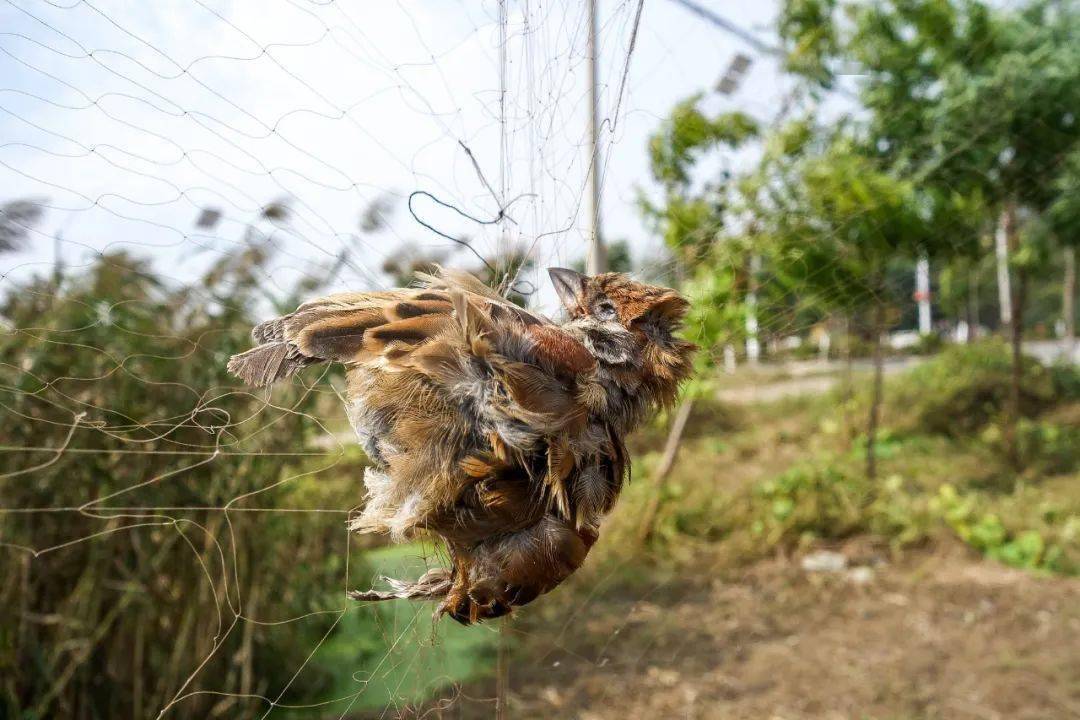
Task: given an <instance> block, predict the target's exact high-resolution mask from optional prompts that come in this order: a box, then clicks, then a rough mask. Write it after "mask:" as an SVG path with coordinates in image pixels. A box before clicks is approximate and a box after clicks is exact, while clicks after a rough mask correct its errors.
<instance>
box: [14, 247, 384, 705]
mask: <svg viewBox="0 0 1080 720" xmlns="http://www.w3.org/2000/svg"><path fill="white" fill-rule="evenodd" d="M267 255H268V253H267V251H266V250H265V248H263V247H258V246H252V247H251V248H250V249H249V251H247V252H244V253H240V254H237V255H234V256H230V257H228V258H226V259H224V260H223V261H221V262H220V263H219V264H218V265H216V266H214V267H212V268H211V269H210V271H209V272H208V273H207V275H206V276H205V277H203V278H202V279H201V280H200V281H199V282H198V283H196V284H195V285H193V286H191V287H170V286H168V285H166V284H165V283H164V282H162V281H160V280H159V279H157V278H156V277H154V275H153V274H152V273H151V272H150V270H149V269H148V267H147V266H146V264H145V263H143V262H141V261H139V260H136V259H134V258H132V257H130V256H127V255H124V254H121V253H115V254H110V255H106V256H104V257H102V258H101V259H100V260H99V261H98V262H97V263H95V264H94V265H93V266H91V267H90V268H89V269H87V270H86V271H85V272H83V273H82V274H79V275H74V276H70V277H69V278H68V279H67V280H66V282H65V284H64V285H63V286H57V285H56V284H55V282H56V281H55V279H51V280H43V279H42V280H37V281H35V282H33V283H32V284H30V285H29V286H28V287H24V288H22V289H21V290H20V291H19V292H16V293H10V294H9V295H7V296H6V297H5V298H4V301H3V305H2V308H0V310H2V312H3V315H4V317H5V318H6V320H7V322H8V326H9V328H10V330H9V331H8V332H6V333H5V334H4V335H3V336H0V387H2V394H3V400H2V402H3V405H4V407H5V410H6V412H5V413H4V416H3V419H2V420H0V445H3V446H4V447H7V448H23V449H24V450H23V451H8V452H4V453H2V454H0V473H3V474H4V475H6V477H4V478H3V480H2V481H0V506H2V507H4V508H16V509H21V510H27V511H33V510H36V511H34V512H18V513H6V514H4V515H3V517H2V518H0V537H2V540H3V543H4V550H3V553H0V575H2V576H3V577H4V578H7V579H9V580H10V581H9V582H6V583H4V586H3V587H2V588H0V605H2V607H3V608H4V609H3V610H0V614H2V615H3V619H2V622H0V708H3V709H4V710H0V715H2V714H5V712H7V714H8V715H9V716H20V717H27V718H37V717H60V716H73V715H74V714H75V713H76V711H75V708H82V709H83V710H80V711H79V712H84V713H85V714H86V716H87V717H120V716H124V717H129V716H133V715H139V714H140V713H142V714H151V709H153V712H156V710H157V709H160V708H161V707H163V706H164V705H165V704H166V703H167V702H168V701H169V700H170V699H171V698H172V697H173V695H174V694H175V693H176V692H177V691H178V690H180V688H181V687H182V686H183V684H184V683H185V681H186V680H187V678H188V676H189V675H190V674H191V673H192V672H193V671H195V669H196V668H198V667H199V666H200V663H201V662H202V661H203V659H204V658H208V660H207V662H206V665H205V666H203V669H202V674H201V675H200V677H201V678H204V679H206V678H212V679H213V680H211V681H210V684H209V686H210V687H213V688H219V687H228V688H232V689H234V690H238V691H242V692H246V693H266V692H268V691H269V690H270V689H271V688H280V687H283V686H284V684H285V683H287V682H288V680H289V678H290V677H291V675H292V673H294V672H295V665H296V662H297V660H298V659H302V658H303V657H305V656H306V655H307V653H309V652H310V649H311V647H313V646H314V644H315V643H317V642H318V640H319V638H320V637H321V636H322V635H323V634H324V633H326V632H327V631H328V629H329V628H330V626H331V624H332V617H330V616H328V615H325V614H323V615H318V616H315V617H314V618H312V619H311V620H310V621H306V622H303V623H298V624H297V625H296V626H295V627H293V628H290V632H269V631H267V632H262V631H261V630H260V631H256V628H255V626H253V625H248V623H247V621H245V620H240V619H237V618H236V617H235V616H234V612H236V613H239V612H244V613H248V614H249V617H251V618H253V619H265V620H277V619H284V618H289V617H298V616H301V615H305V614H306V613H309V612H312V611H317V610H326V609H327V606H326V605H325V604H324V603H325V598H326V591H327V590H328V589H334V588H340V587H341V583H342V577H343V576H344V570H345V566H344V558H343V557H342V555H341V552H342V549H343V547H342V538H343V532H344V530H343V527H342V522H343V520H344V517H345V516H344V513H341V514H314V515H306V514H304V513H292V514H289V513H280V512H276V510H277V509H279V508H290V507H293V508H303V507H316V508H318V507H331V508H333V507H337V508H342V509H345V508H348V507H351V506H352V505H353V504H355V502H356V499H357V498H358V497H360V495H361V489H360V487H359V479H360V472H361V468H362V466H363V463H364V460H363V458H362V456H357V455H346V456H340V457H335V456H334V453H332V452H331V453H327V454H325V455H323V456H322V457H305V456H303V455H302V454H303V453H305V452H306V453H314V454H315V455H317V454H318V451H317V449H316V448H314V447H312V445H311V440H312V439H313V438H314V437H315V436H316V435H317V434H323V433H322V432H321V430H322V429H321V427H320V425H319V423H318V421H317V420H316V419H315V415H316V414H322V413H323V412H325V410H326V409H325V408H324V407H322V405H323V404H324V403H325V402H327V401H328V400H330V399H332V398H334V395H333V394H332V393H330V394H327V393H324V392H322V391H311V390H304V389H303V388H300V387H287V388H282V389H280V390H275V391H274V395H273V401H272V403H271V404H269V405H268V404H267V396H266V395H265V394H264V393H259V394H253V393H251V392H248V391H246V390H241V389H238V388H237V387H236V386H235V384H234V381H233V380H232V379H231V378H229V377H228V376H227V375H226V373H225V369H224V368H225V362H226V360H227V358H228V357H229V356H230V354H232V353H234V352H237V351H239V350H241V349H244V348H246V347H247V346H248V344H249V339H248V332H249V330H250V327H251V326H252V324H253V322H254V321H255V319H256V313H255V308H256V306H257V305H258V304H260V303H262V302H263V300H262V299H261V290H260V283H261V277H262V275H261V267H262V263H263V262H265V259H266V257H267ZM327 389H328V388H327ZM333 402H335V404H336V401H333ZM297 453H300V454H301V455H297ZM331 467H333V468H334V474H333V476H331V477H329V478H328V477H327V476H326V471H327V470H329V468H331ZM310 477H314V478H315V480H314V481H312V480H309V479H308V478H310ZM226 507H228V508H229V511H228V512H226V511H225V508H226ZM121 508H123V509H121ZM256 508H265V510H266V511H263V512H252V511H251V510H253V509H256ZM32 553H38V554H37V555H32ZM356 566H357V565H354V567H356ZM234 620H235V622H236V625H235V626H232V625H231V623H233V622H234ZM216 642H220V643H223V644H224V647H223V648H222V649H221V650H220V651H218V652H215V653H212V652H211V651H212V650H213V649H214V648H215V643H216ZM329 680H330V678H329V676H328V675H327V674H326V673H324V672H322V671H320V669H319V668H317V667H312V668H311V669H310V674H309V676H308V677H307V678H306V682H305V684H304V689H303V691H302V692H303V693H311V694H312V695H311V696H315V695H318V694H319V693H320V692H322V691H325V690H326V688H327V687H328V685H327V683H328V682H329ZM199 686H200V687H202V686H203V681H200V684H199ZM219 701H221V698H214V697H213V696H209V695H201V696H195V697H193V698H190V699H188V700H186V701H185V702H184V706H183V711H184V712H185V713H186V714H190V715H192V716H203V715H206V714H207V713H208V712H209V709H210V707H211V706H212V705H214V704H215V703H217V702H219ZM235 702H236V700H233V701H230V705H232V704H235ZM223 711H224V710H223ZM253 711H254V709H253V708H249V707H248V706H247V705H245V706H244V707H243V708H242V707H240V706H235V707H233V708H232V710H230V712H232V714H233V715H234V716H238V717H243V716H246V715H247V714H249V712H253Z"/></svg>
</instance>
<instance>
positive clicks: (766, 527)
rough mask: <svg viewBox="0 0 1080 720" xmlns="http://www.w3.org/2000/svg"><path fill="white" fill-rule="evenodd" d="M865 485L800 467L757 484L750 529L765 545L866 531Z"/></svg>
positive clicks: (831, 470) (834, 471)
mask: <svg viewBox="0 0 1080 720" xmlns="http://www.w3.org/2000/svg"><path fill="white" fill-rule="evenodd" d="M870 502H871V492H870V487H869V486H868V484H867V483H866V482H865V481H864V480H862V479H861V478H860V477H858V476H852V475H849V474H847V473H845V472H843V471H841V470H839V469H838V468H835V467H832V466H827V465H826V466H800V467H795V468H792V469H791V470H788V471H787V472H785V473H783V474H781V475H779V476H778V477H776V478H774V479H771V480H766V481H765V482H762V483H759V484H758V485H757V486H756V487H755V488H754V491H753V496H752V499H751V507H752V523H751V530H752V532H753V533H754V534H755V535H756V536H758V537H759V538H761V539H763V540H764V541H765V544H766V545H767V546H773V545H791V544H795V543H797V542H803V541H805V540H807V539H811V538H821V539H840V538H844V537H848V536H850V535H854V534H856V533H858V532H862V531H865V530H867V529H868V525H867V518H866V508H867V506H868V505H869V504H870Z"/></svg>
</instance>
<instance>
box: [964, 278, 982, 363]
mask: <svg viewBox="0 0 1080 720" xmlns="http://www.w3.org/2000/svg"><path fill="white" fill-rule="evenodd" d="M967 316H968V319H967V321H968V332H967V337H966V338H964V340H965V341H966V342H967V343H968V344H969V345H970V344H971V343H973V342H975V338H976V337H977V336H978V332H979V271H978V269H977V268H976V267H975V266H974V264H973V266H972V268H971V269H970V270H968V311H967Z"/></svg>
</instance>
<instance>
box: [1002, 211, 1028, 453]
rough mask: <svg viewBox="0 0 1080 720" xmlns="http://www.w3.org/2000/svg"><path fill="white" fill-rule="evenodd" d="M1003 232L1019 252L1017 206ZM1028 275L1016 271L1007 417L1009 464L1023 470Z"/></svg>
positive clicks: (1008, 213)
mask: <svg viewBox="0 0 1080 720" xmlns="http://www.w3.org/2000/svg"><path fill="white" fill-rule="evenodd" d="M1002 229H1003V231H1004V235H1005V237H1006V239H1007V240H1008V248H1009V252H1010V253H1015V252H1016V249H1017V242H1018V240H1019V238H1018V235H1017V227H1016V206H1015V205H1009V207H1008V208H1007V209H1006V211H1005V215H1004V217H1003V218H1002ZM1027 280H1028V273H1027V269H1026V268H1023V267H1021V268H1018V269H1017V271H1016V283H1015V284H1014V286H1013V289H1012V290H1013V292H1012V297H1011V298H1010V301H1011V303H1010V304H1011V306H1012V317H1011V322H1010V324H1009V329H1010V333H1009V335H1010V340H1011V345H1012V380H1011V382H1010V383H1009V407H1008V409H1007V410H1006V414H1005V450H1006V453H1007V455H1008V458H1009V462H1010V463H1011V464H1012V466H1013V467H1014V468H1017V469H1019V467H1020V443H1019V438H1018V437H1017V429H1018V426H1019V424H1020V383H1021V380H1022V379H1023V360H1024V348H1023V342H1024V302H1025V300H1026V299H1027V297H1026V295H1027Z"/></svg>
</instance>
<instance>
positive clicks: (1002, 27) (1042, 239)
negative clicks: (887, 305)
mask: <svg viewBox="0 0 1080 720" xmlns="http://www.w3.org/2000/svg"><path fill="white" fill-rule="evenodd" d="M781 18H782V19H781V31H782V33H783V34H784V36H785V39H786V41H787V43H788V46H789V48H790V49H791V50H792V56H791V58H790V63H789V66H790V67H792V68H793V69H796V70H797V71H799V72H801V73H803V75H804V76H805V77H806V78H807V79H808V81H809V82H811V83H813V84H815V85H817V86H818V87H829V86H830V85H831V84H832V83H833V82H834V81H835V78H836V75H837V69H838V68H840V67H843V68H844V70H845V72H848V73H852V74H855V75H858V76H860V77H862V78H863V80H862V82H861V86H860V89H859V99H860V101H861V104H862V105H863V107H864V108H865V111H866V116H865V118H863V119H862V120H861V123H862V124H863V126H864V127H865V137H866V140H867V141H868V143H867V148H868V150H869V151H871V152H874V153H876V154H877V155H878V157H879V158H880V159H881V160H882V161H884V162H885V163H886V165H885V166H886V167H887V168H888V171H889V173H890V174H892V175H893V176H894V177H897V178H907V179H909V180H910V181H912V182H914V183H916V184H917V185H918V186H919V187H926V188H936V189H937V192H938V194H939V195H941V196H942V197H944V196H946V195H948V194H952V195H953V196H959V197H962V198H965V202H966V203H967V204H968V205H969V206H978V205H981V206H982V207H985V208H986V210H987V212H986V213H985V217H984V218H983V223H982V224H983V232H984V233H987V232H989V230H990V228H992V227H993V226H994V222H995V221H997V222H999V223H1000V225H1001V229H1002V232H1003V238H1004V240H1005V246H1006V249H1007V253H1005V254H1006V255H1007V257H1008V261H1009V263H1010V265H1011V270H1012V271H1013V272H1014V273H1015V276H1016V279H1015V282H1014V283H1012V291H1011V297H1010V300H1011V303H1010V304H1011V305H1012V322H1011V325H1012V327H1011V341H1012V347H1013V358H1014V360H1013V367H1014V373H1013V381H1012V391H1011V397H1012V401H1011V402H1010V405H1009V408H1010V409H1009V412H1008V417H1007V423H1006V430H1007V432H1006V436H1007V438H1008V448H1009V454H1010V455H1011V456H1012V457H1013V458H1014V460H1015V459H1017V450H1016V448H1017V445H1016V423H1017V419H1018V417H1019V399H1020V390H1019V382H1020V377H1021V372H1020V360H1021V340H1022V333H1023V324H1024V310H1025V303H1026V300H1027V285H1028V281H1029V279H1030V276H1031V273H1032V272H1033V270H1034V269H1035V268H1036V267H1037V266H1038V265H1039V263H1041V262H1044V261H1045V259H1046V258H1047V257H1048V249H1049V244H1050V243H1052V242H1054V241H1055V237H1056V236H1057V233H1055V232H1050V231H1049V228H1051V227H1053V226H1052V225H1050V224H1048V223H1046V222H1044V221H1043V220H1044V216H1045V214H1046V213H1047V211H1048V209H1049V208H1050V207H1052V206H1053V205H1054V204H1055V202H1056V200H1057V199H1058V198H1059V197H1060V195H1061V191H1060V189H1059V186H1058V185H1057V184H1056V183H1058V180H1059V178H1060V175H1061V172H1062V169H1063V165H1064V163H1065V161H1066V158H1067V157H1068V156H1069V154H1070V152H1071V151H1072V149H1073V148H1074V147H1076V143H1077V137H1078V133H1080V122H1078V121H1077V118H1076V108H1078V107H1080V36H1078V29H1080V25H1078V23H1077V16H1076V13H1075V12H1074V11H1073V10H1072V9H1071V8H1068V7H1067V6H1065V5H1063V4H1060V3H1044V2H1032V3H1029V4H1027V5H1025V6H1023V7H1021V8H1020V9H1018V10H994V9H992V8H991V7H990V6H988V5H985V4H982V3H979V2H973V1H972V0H880V1H879V2H874V3H871V4H860V3H842V2H838V1H837V0H789V2H787V3H785V6H784V8H783V11H782V13H781ZM1056 241H1057V242H1060V237H1056ZM970 247H971V248H973V251H974V252H979V251H978V250H977V249H975V248H977V245H975V244H970ZM958 250H959V248H958Z"/></svg>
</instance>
